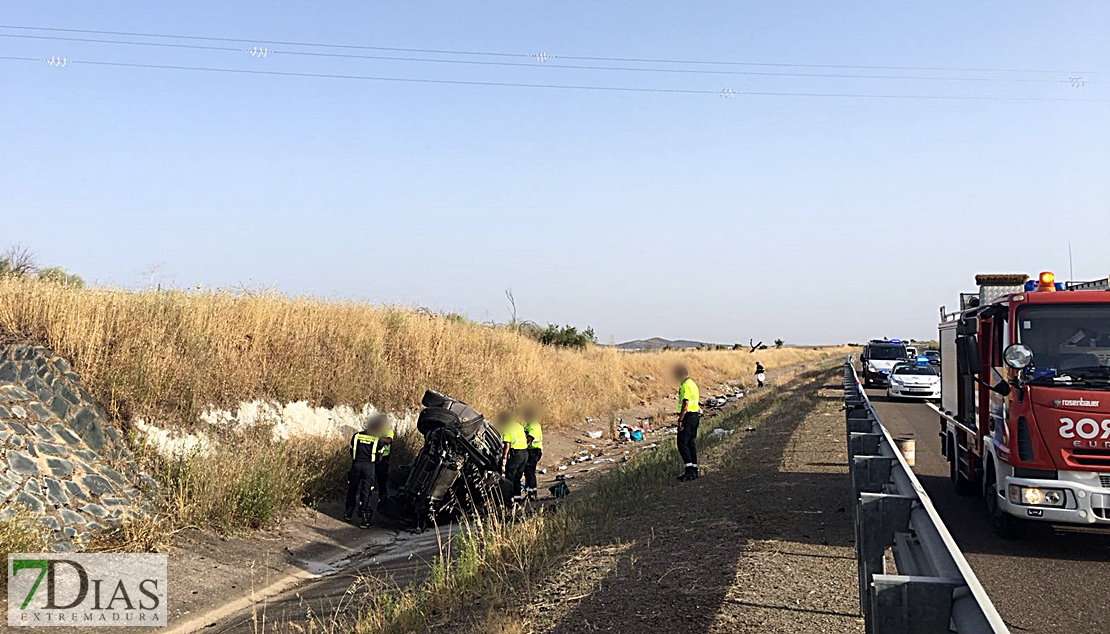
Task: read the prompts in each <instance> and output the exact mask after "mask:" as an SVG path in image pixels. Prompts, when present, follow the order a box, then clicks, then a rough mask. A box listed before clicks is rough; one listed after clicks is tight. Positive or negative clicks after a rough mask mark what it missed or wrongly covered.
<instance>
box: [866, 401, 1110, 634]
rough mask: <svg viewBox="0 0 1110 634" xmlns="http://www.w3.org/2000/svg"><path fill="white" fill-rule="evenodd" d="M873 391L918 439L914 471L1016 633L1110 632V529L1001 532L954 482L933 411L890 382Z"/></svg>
mask: <svg viewBox="0 0 1110 634" xmlns="http://www.w3.org/2000/svg"><path fill="white" fill-rule="evenodd" d="M868 395H869V396H870V397H871V400H872V402H873V403H874V405H875V410H876V412H877V413H878V414H879V418H880V419H881V420H882V422H883V424H884V425H885V426H886V427H887V429H889V430H890V432H891V434H893V435H896V436H899V435H907V434H912V435H913V436H914V438H915V439H916V440H917V466H916V467H915V468H914V471H915V472H916V473H917V476H918V479H920V480H921V484H922V485H923V486H924V487H925V489H926V491H928V493H929V496H930V497H931V498H932V499H933V502H934V504H935V505H936V508H937V510H938V511H939V512H940V514H941V517H942V518H943V519H944V523H945V524H946V525H947V526H948V530H949V531H950V532H951V533H952V535H953V536H954V537H955V538H956V542H957V543H958V544H959V545H960V548H961V549H962V550H963V552H964V555H965V556H966V557H967V560H968V562H970V563H971V566H972V568H973V569H974V570H975V574H976V575H977V576H978V577H979V581H980V582H982V584H983V586H984V587H985V588H986V589H987V592H988V593H989V594H990V597H991V599H992V600H993V601H994V605H995V607H996V608H998V611H999V612H1000V613H1001V614H1002V617H1003V618H1004V619H1005V620H1006V623H1007V624H1008V625H1009V626H1010V630H1011V631H1012V632H1014V634H1018V633H1020V632H1037V633H1041V634H1049V633H1052V634H1096V633H1098V634H1103V633H1105V632H1110V534H1089V533H1078V532H1072V531H1066V530H1057V529H1053V528H1051V527H1048V526H1044V525H1035V526H1031V527H1030V529H1029V530H1027V531H1025V535H1023V536H1022V537H1021V538H1019V539H1017V540H1013V541H1004V540H1001V539H998V538H997V537H995V536H994V535H993V534H992V533H991V531H990V527H989V524H988V521H987V513H986V510H985V509H984V507H983V499H982V498H981V497H960V496H957V495H956V493H955V491H954V490H953V487H952V484H951V482H950V481H949V479H948V463H947V462H945V460H944V457H943V456H941V454H940V439H939V438H938V436H937V434H938V432H939V429H940V427H939V422H938V420H937V416H936V415H935V414H934V413H933V411H932V410H930V409H929V408H928V407H927V406H926V405H925V404H924V403H916V402H890V401H888V400H887V398H886V393H885V391H884V390H868Z"/></svg>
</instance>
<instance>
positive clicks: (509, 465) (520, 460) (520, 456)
mask: <svg viewBox="0 0 1110 634" xmlns="http://www.w3.org/2000/svg"><path fill="white" fill-rule="evenodd" d="M526 464H528V450H527V449H510V450H509V458H508V460H506V461H505V478H506V479H508V480H509V482H512V483H513V497H516V496H518V495H520V480H521V478H523V477H524V466H525V465H526Z"/></svg>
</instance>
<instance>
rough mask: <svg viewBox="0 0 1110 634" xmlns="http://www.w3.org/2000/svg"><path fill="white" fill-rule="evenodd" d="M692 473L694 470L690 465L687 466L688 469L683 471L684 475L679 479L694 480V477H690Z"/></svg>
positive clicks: (684, 480)
mask: <svg viewBox="0 0 1110 634" xmlns="http://www.w3.org/2000/svg"><path fill="white" fill-rule="evenodd" d="M691 473H693V470H692V469H690V467H686V470H685V471H683V472H682V475H680V476H678V481H679V482H686V481H687V480H692V479H693V478H691V477H690V474H691Z"/></svg>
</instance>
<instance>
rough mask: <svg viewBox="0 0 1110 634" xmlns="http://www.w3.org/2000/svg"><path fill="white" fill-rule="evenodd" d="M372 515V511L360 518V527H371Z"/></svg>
mask: <svg viewBox="0 0 1110 634" xmlns="http://www.w3.org/2000/svg"><path fill="white" fill-rule="evenodd" d="M372 515H373V514H372V513H367V514H365V515H363V516H362V519H361V520H359V523H358V527H359V528H370V519H371V517H372Z"/></svg>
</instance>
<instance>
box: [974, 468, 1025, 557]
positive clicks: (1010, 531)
mask: <svg viewBox="0 0 1110 634" xmlns="http://www.w3.org/2000/svg"><path fill="white" fill-rule="evenodd" d="M985 477H986V484H985V485H984V486H983V498H984V499H985V500H986V503H987V513H989V514H990V516H991V529H993V530H994V534H995V535H998V536H999V537H1001V538H1002V539H1017V538H1018V537H1021V529H1022V526H1023V525H1022V522H1021V520H1019V519H1018V518H1016V517H1014V516H1013V515H1010V514H1009V513H1006V512H1005V511H1003V510H1002V507H1001V506H1000V505H999V504H998V481H997V477H996V476H995V474H994V465H993V464H988V465H987V471H986V475H985Z"/></svg>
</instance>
